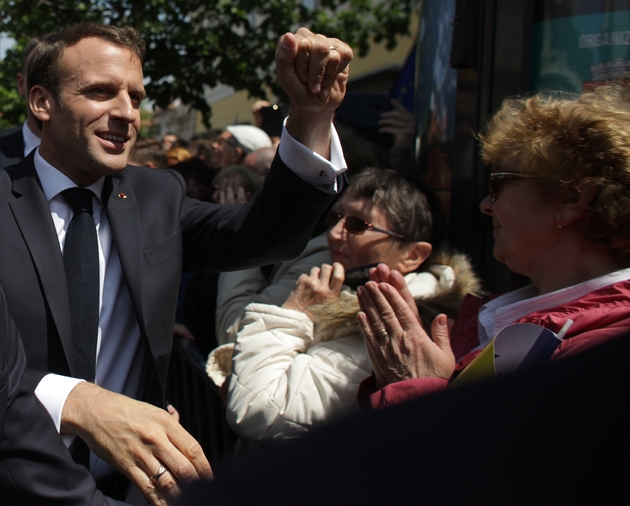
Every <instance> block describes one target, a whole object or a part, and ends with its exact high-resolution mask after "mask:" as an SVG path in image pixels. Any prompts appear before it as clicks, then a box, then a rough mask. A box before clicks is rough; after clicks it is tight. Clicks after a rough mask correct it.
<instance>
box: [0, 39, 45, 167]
mask: <svg viewBox="0 0 630 506" xmlns="http://www.w3.org/2000/svg"><path fill="white" fill-rule="evenodd" d="M38 43H39V39H38V38H33V39H31V40H30V41H29V42H28V44H26V47H25V48H24V52H23V53H22V69H21V71H20V72H18V75H17V79H16V80H17V89H18V93H19V94H20V96H22V97H24V98H27V97H26V95H27V89H26V61H27V59H28V56H29V55H30V54H31V51H33V49H34V48H35V46H36V45H37V44H38ZM40 134H41V132H40V130H39V126H38V125H37V122H36V121H35V116H33V113H31V110H30V108H27V110H26V121H25V122H24V124H23V125H22V126H21V127H15V128H10V129H8V130H2V131H0V169H4V168H6V167H9V166H10V165H13V164H14V163H18V162H19V161H20V160H22V159H23V158H24V157H25V156H26V155H27V154H28V153H30V152H31V151H32V150H33V149H35V148H36V147H37V146H39V136H40Z"/></svg>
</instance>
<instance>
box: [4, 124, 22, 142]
mask: <svg viewBox="0 0 630 506" xmlns="http://www.w3.org/2000/svg"><path fill="white" fill-rule="evenodd" d="M18 132H20V133H21V132H22V127H21V126H16V127H11V128H5V129H3V130H0V140H2V138H3V137H7V136H9V135H11V134H16V133H18Z"/></svg>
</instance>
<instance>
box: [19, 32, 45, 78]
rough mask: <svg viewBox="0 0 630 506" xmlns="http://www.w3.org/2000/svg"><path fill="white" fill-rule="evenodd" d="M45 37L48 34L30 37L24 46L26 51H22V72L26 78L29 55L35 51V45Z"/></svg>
mask: <svg viewBox="0 0 630 506" xmlns="http://www.w3.org/2000/svg"><path fill="white" fill-rule="evenodd" d="M44 37H46V35H44V36H43V37H33V38H31V39H29V41H28V42H27V43H26V46H25V47H24V51H22V67H21V72H22V74H23V75H24V77H25V78H26V72H27V68H26V63H27V61H28V57H29V56H30V55H31V53H32V52H33V49H35V46H37V44H39V43H40V41H41V40H42V39H43V38H44Z"/></svg>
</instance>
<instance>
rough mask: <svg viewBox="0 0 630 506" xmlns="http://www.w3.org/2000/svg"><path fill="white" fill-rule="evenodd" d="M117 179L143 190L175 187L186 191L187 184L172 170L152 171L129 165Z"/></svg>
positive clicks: (117, 175)
mask: <svg viewBox="0 0 630 506" xmlns="http://www.w3.org/2000/svg"><path fill="white" fill-rule="evenodd" d="M116 177H118V178H120V180H121V181H122V182H124V183H126V184H131V185H133V186H134V188H136V189H138V190H142V189H144V188H147V189H155V188H160V187H163V188H165V189H168V188H171V189H172V188H173V185H175V186H177V187H178V188H182V189H183V190H184V192H185V191H186V183H185V182H184V179H183V178H182V176H181V175H180V174H178V173H177V172H176V171H174V170H170V169H150V168H148V167H137V166H135V165H127V167H125V169H124V170H123V171H121V172H119V173H118V174H116Z"/></svg>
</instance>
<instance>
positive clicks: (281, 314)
mask: <svg viewBox="0 0 630 506" xmlns="http://www.w3.org/2000/svg"><path fill="white" fill-rule="evenodd" d="M429 271H430V272H422V273H411V274H408V275H407V276H405V279H406V280H407V284H408V285H409V287H410V290H411V293H412V294H413V295H414V297H426V296H431V295H432V294H433V293H434V292H435V291H436V290H437V289H438V287H440V286H441V287H442V288H445V289H447V288H449V287H450V286H451V285H452V284H453V280H454V277H455V274H454V271H453V269H452V268H451V267H448V266H445V265H434V266H431V267H430V268H429ZM341 297H353V298H356V295H355V294H354V293H352V292H350V291H347V292H343V293H342V295H341ZM371 372H372V367H371V365H370V360H369V358H368V354H367V350H366V348H365V344H364V340H363V336H362V335H361V334H360V332H357V327H356V325H351V326H348V325H343V324H342V325H339V326H335V327H332V328H330V327H328V328H327V329H326V330H319V329H318V328H317V327H316V326H314V324H313V322H312V321H311V320H310V319H309V317H308V316H307V315H306V314H304V313H302V312H300V311H294V310H291V309H283V308H281V307H278V306H274V305H267V304H258V303H254V304H250V305H248V306H247V308H246V309H245V314H244V316H243V320H242V326H241V331H240V332H239V333H238V337H237V339H236V343H235V348H234V355H233V361H232V376H231V380H230V385H229V394H228V406H227V421H228V423H229V424H230V426H231V427H232V429H233V430H234V431H235V432H236V433H237V434H239V435H240V436H241V437H244V438H248V439H252V440H258V441H260V440H277V439H284V438H291V437H296V436H300V435H302V434H304V433H306V432H307V431H308V430H309V429H310V428H312V427H313V426H315V425H317V424H321V423H322V422H325V421H329V420H331V419H333V418H336V417H339V416H344V415H347V414H348V413H350V412H352V411H353V410H355V409H357V408H358V404H357V391H358V389H359V384H360V383H361V382H362V381H363V380H364V379H365V378H367V377H368V376H369V375H370V374H371Z"/></svg>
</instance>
